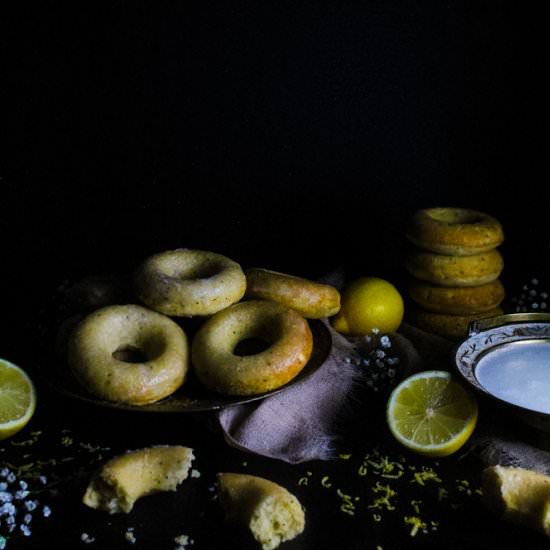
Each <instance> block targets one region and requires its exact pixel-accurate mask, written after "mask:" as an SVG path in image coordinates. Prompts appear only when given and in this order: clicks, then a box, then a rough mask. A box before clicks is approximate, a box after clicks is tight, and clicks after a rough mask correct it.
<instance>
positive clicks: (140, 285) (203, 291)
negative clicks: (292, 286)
mask: <svg viewBox="0 0 550 550" xmlns="http://www.w3.org/2000/svg"><path fill="white" fill-rule="evenodd" d="M134 288H135V291H136V294H137V296H138V298H139V299H140V300H141V301H142V302H143V303H144V304H145V305H146V306H148V307H150V308H151V309H154V310H155V311H159V312H160V313H164V314H165V315H174V316H178V317H188V316H193V315H212V314H213V313H216V312H217V311H220V310H222V309H224V308H226V307H227V306H230V305H231V304H233V303H235V302H238V301H239V300H240V299H241V298H242V297H243V295H244V291H245V288H246V278H245V276H244V273H243V271H242V269H241V267H240V265H239V264H238V263H236V262H234V261H233V260H230V259H229V258H226V257H225V256H222V255H220V254H215V253H214V252H207V251H203V250H190V249H187V248H178V249H176V250H168V251H166V252H160V253H158V254H155V255H153V256H151V257H149V258H147V259H146V260H145V261H144V262H143V263H142V264H141V265H140V266H139V267H138V269H137V270H136V271H135V273H134Z"/></svg>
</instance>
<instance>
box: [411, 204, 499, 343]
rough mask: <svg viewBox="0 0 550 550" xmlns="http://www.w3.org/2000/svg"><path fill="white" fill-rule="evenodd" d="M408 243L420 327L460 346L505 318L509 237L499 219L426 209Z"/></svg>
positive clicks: (462, 211)
mask: <svg viewBox="0 0 550 550" xmlns="http://www.w3.org/2000/svg"><path fill="white" fill-rule="evenodd" d="M406 238H407V241H408V243H409V245H408V250H407V255H406V259H405V267H406V270H407V272H408V274H409V280H408V287H407V290H408V294H409V297H410V298H411V300H412V302H413V303H414V305H415V306H416V307H414V308H411V310H410V312H409V318H410V320H411V322H412V323H413V324H414V325H416V326H418V327H420V328H423V329H425V330H427V331H429V332H433V333H435V334H438V335H440V336H443V337H445V338H448V339H451V340H460V339H462V338H464V337H466V336H467V334H468V329H469V326H470V323H471V322H472V321H474V320H477V319H482V318H487V317H494V316H497V315H500V314H502V309H501V308H500V305H501V303H502V301H503V300H504V297H505V291H504V286H503V284H502V282H501V280H500V278H499V277H500V275H501V272H502V269H503V267H504V261H503V258H502V255H501V253H500V252H499V250H498V249H497V247H498V246H499V245H500V244H501V243H502V242H503V240H504V234H503V230H502V226H501V224H500V223H499V222H498V221H497V220H496V219H495V218H494V217H492V216H490V215H489V214H485V213H483V212H479V211H477V210H471V209H465V208H426V209H423V210H419V211H417V212H416V213H415V214H414V215H413V216H412V218H411V220H410V223H409V225H408V228H407V232H406Z"/></svg>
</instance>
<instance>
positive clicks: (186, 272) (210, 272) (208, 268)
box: [172, 262, 224, 281]
mask: <svg viewBox="0 0 550 550" xmlns="http://www.w3.org/2000/svg"><path fill="white" fill-rule="evenodd" d="M223 269H224V268H223V266H221V265H218V264H216V263H207V262H204V263H199V264H196V265H193V266H188V267H187V268H185V269H181V270H179V271H176V272H175V273H174V274H173V275H172V276H173V277H175V278H177V279H180V280H182V281H186V280H194V279H210V278H211V277H214V276H216V275H218V274H220V273H221V272H222V271H223Z"/></svg>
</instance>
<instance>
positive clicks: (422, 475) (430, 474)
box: [411, 468, 441, 485]
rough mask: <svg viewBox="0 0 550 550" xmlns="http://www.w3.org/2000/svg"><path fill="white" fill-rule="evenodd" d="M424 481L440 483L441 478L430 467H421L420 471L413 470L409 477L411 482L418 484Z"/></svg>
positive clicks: (422, 483)
mask: <svg viewBox="0 0 550 550" xmlns="http://www.w3.org/2000/svg"><path fill="white" fill-rule="evenodd" d="M426 481H434V482H436V483H441V478H440V477H439V476H438V475H437V473H436V472H435V471H434V470H433V469H432V468H423V469H422V470H421V471H420V472H415V473H414V476H413V478H412V479H411V483H418V485H426V483H425V482H426Z"/></svg>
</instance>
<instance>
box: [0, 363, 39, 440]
mask: <svg viewBox="0 0 550 550" xmlns="http://www.w3.org/2000/svg"><path fill="white" fill-rule="evenodd" d="M35 408H36V391H35V389H34V385H33V383H32V381H31V379H30V378H29V377H28V375H27V374H26V373H25V372H24V371H23V370H22V369H21V368H20V367H18V366H16V365H14V364H13V363H10V362H9V361H6V360H5V359H0V439H6V438H7V437H10V436H11V435H13V434H15V433H17V432H18V431H19V430H21V429H22V428H24V427H25V425H26V424H27V423H28V422H29V420H30V419H31V418H32V415H33V414H34V410H35Z"/></svg>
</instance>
